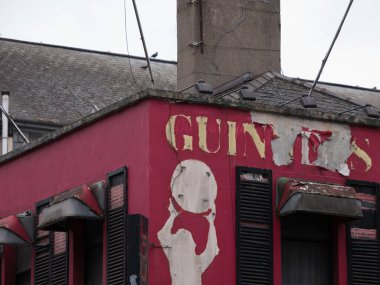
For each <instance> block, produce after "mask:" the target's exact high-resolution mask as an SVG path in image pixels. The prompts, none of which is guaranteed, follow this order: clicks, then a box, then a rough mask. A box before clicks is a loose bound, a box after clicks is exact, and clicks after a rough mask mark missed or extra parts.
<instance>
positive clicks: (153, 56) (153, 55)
mask: <svg viewBox="0 0 380 285" xmlns="http://www.w3.org/2000/svg"><path fill="white" fill-rule="evenodd" d="M157 56H158V52H155V53H154V54H152V55H151V56H150V57H151V58H156V57H157Z"/></svg>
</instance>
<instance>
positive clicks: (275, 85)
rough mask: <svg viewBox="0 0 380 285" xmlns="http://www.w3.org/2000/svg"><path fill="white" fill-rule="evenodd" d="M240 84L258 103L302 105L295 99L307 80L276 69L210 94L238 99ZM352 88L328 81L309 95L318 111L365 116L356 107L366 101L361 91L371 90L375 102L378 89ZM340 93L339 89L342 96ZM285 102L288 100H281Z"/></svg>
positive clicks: (306, 90)
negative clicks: (285, 74)
mask: <svg viewBox="0 0 380 285" xmlns="http://www.w3.org/2000/svg"><path fill="white" fill-rule="evenodd" d="M242 85H245V86H247V87H248V89H249V90H252V91H253V94H254V96H255V97H256V101H255V102H259V103H260V104H268V105H271V106H274V107H278V108H282V109H283V108H284V107H285V108H286V107H289V108H292V109H304V108H303V107H302V105H301V104H300V100H299V99H300V97H301V96H302V95H307V94H308V93H309V90H310V88H311V83H310V82H307V81H305V80H300V79H294V78H289V77H286V76H283V75H281V74H278V73H276V72H267V73H265V74H263V75H260V76H258V77H255V78H254V79H253V80H251V81H248V82H246V83H244V84H240V85H239V86H236V87H235V88H234V89H231V90H230V91H226V92H224V93H221V94H216V95H214V96H216V97H218V98H224V99H226V100H231V101H237V100H241V97H240V95H239V91H240V89H241V86H242ZM330 87H331V89H330ZM353 89H354V90H356V89H357V88H355V87H349V86H345V87H344V88H343V87H341V86H339V85H329V88H325V86H324V85H323V88H322V85H317V87H316V88H315V90H314V92H313V93H312V95H311V96H312V97H313V98H315V100H316V103H317V108H316V110H318V111H319V112H323V113H328V114H334V115H343V114H345V115H348V116H358V117H367V114H366V112H365V109H364V108H360V107H361V106H364V105H366V104H367V103H368V102H366V100H365V99H364V98H361V97H360V96H361V95H362V94H363V93H365V94H371V93H374V94H371V95H372V97H371V98H372V102H373V103H376V100H379V101H380V98H378V97H380V92H377V91H376V90H373V91H372V90H367V89H362V90H361V92H360V91H358V93H357V94H356V93H355V91H354V90H353ZM332 90H334V91H335V90H338V91H340V92H333V91H332ZM344 90H350V91H351V93H348V92H346V93H345V92H344ZM341 93H343V94H344V96H343V95H342V94H341ZM348 94H355V96H353V95H351V96H352V97H354V98H355V101H354V100H352V99H350V98H348ZM368 96H370V95H368ZM290 101H291V102H290ZM287 102H289V103H288V104H285V103H287ZM370 102H371V101H370ZM284 104H285V105H284ZM374 106H375V104H374ZM354 109H356V110H354Z"/></svg>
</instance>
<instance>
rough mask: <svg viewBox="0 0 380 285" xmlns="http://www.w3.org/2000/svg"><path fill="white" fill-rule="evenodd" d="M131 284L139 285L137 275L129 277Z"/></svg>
mask: <svg viewBox="0 0 380 285" xmlns="http://www.w3.org/2000/svg"><path fill="white" fill-rule="evenodd" d="M129 283H130V284H131V285H137V275H136V274H133V275H131V276H129Z"/></svg>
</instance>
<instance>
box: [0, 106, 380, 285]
mask: <svg viewBox="0 0 380 285" xmlns="http://www.w3.org/2000/svg"><path fill="white" fill-rule="evenodd" d="M179 114H183V115H185V116H189V120H190V123H189V122H188V121H187V119H184V118H180V119H178V120H177V123H176V125H175V134H176V137H177V138H178V141H177V146H178V148H179V150H178V151H176V150H175V149H174V148H173V147H172V146H171V145H170V144H169V142H168V140H167V138H166V125H167V123H168V120H169V119H170V117H171V116H173V115H179ZM199 116H203V117H207V118H208V125H207V144H208V148H209V150H210V152H213V151H215V150H217V149H218V145H219V135H220V149H219V150H218V151H215V153H207V152H205V151H203V150H201V149H200V148H199V147H198V126H197V121H196V118H197V117H199ZM217 119H220V120H221V121H220V127H221V131H220V134H219V130H218V124H217V123H216V120H217ZM227 121H230V122H236V126H237V127H236V137H237V139H236V141H237V144H236V149H237V153H236V155H229V154H228V149H229V147H228V127H227V123H226V122H227ZM251 122H252V121H251V114H250V113H249V112H246V111H238V110H231V109H223V108H214V107H210V106H200V105H199V106H198V105H187V104H173V103H168V102H164V101H158V100H149V101H148V100H147V101H144V102H142V103H139V104H138V105H136V106H133V107H130V108H127V109H125V110H124V111H121V112H119V113H115V114H113V115H112V116H109V117H107V118H104V119H102V120H100V121H98V122H97V123H96V124H94V125H91V126H88V127H86V128H83V129H81V130H78V131H76V132H74V133H72V134H70V135H68V136H66V137H64V138H62V139H59V140H58V141H56V142H54V143H52V144H49V145H46V146H44V147H43V148H39V149H37V150H35V151H33V152H31V153H29V154H26V155H24V156H22V157H20V158H18V159H15V160H13V161H11V162H9V163H6V164H4V165H2V166H1V167H0V191H1V193H2V194H1V195H2V199H0V216H7V215H10V214H17V213H19V212H23V211H25V210H34V207H35V203H36V202H37V201H39V200H42V199H45V198H48V197H49V196H52V195H55V194H57V193H60V192H63V191H66V190H68V189H71V188H73V187H75V186H78V185H81V184H84V183H89V182H92V181H97V180H100V179H105V176H106V173H108V172H110V171H112V170H115V169H117V168H120V167H122V166H124V165H127V166H128V179H129V185H128V188H129V213H131V214H133V213H140V214H143V215H145V216H147V217H148V219H149V239H150V243H151V247H150V255H149V258H150V259H149V269H150V270H149V284H152V285H154V284H171V277H170V273H169V264H168V260H167V258H166V256H165V255H164V252H163V249H162V248H161V247H160V242H159V240H158V237H157V233H158V231H159V230H160V229H161V228H162V227H163V225H164V224H165V222H166V220H167V219H168V217H169V211H168V206H169V198H170V197H171V190H170V181H171V177H172V174H173V171H174V169H175V167H176V166H177V164H178V163H179V162H180V161H183V160H186V159H196V160H200V161H202V162H204V163H205V164H207V165H208V166H209V167H210V169H211V171H212V173H213V174H214V176H215V180H216V182H217V186H218V192H217V198H216V219H215V227H216V233H217V240H218V246H219V249H220V251H219V254H218V255H217V256H216V257H215V259H214V260H213V261H212V263H211V264H210V266H209V268H208V269H207V270H206V271H205V272H204V273H203V275H202V284H203V285H207V284H221V285H223V284H229V285H230V284H235V282H236V272H235V262H236V261H235V254H236V253H235V245H236V240H235V228H236V225H235V193H236V192H235V168H236V166H248V167H255V168H264V169H272V170H273V181H274V182H275V181H276V180H277V178H279V177H294V178H303V179H307V180H314V181H325V182H332V183H339V184H345V182H346V179H347V177H343V176H342V175H341V174H339V173H337V172H332V171H329V170H325V169H322V168H320V167H317V166H310V165H302V164H301V163H300V161H301V157H300V148H301V141H300V139H297V140H296V143H295V145H294V162H293V164H292V165H289V166H281V167H278V166H276V165H275V164H274V163H273V160H272V155H273V154H272V150H271V139H272V138H273V136H274V134H273V131H272V130H271V128H270V127H266V128H263V127H262V126H259V127H257V128H256V129H257V132H258V134H259V136H260V138H261V139H264V138H265V149H266V156H265V158H264V159H263V158H261V157H260V154H259V152H258V150H257V148H256V147H255V145H254V144H253V142H252V141H251V140H250V138H248V139H247V135H246V134H244V132H243V125H242V124H243V123H251ZM183 134H187V135H192V137H193V150H182V148H183V140H182V139H181V137H182V135H183ZM351 136H352V139H355V140H356V143H357V145H358V146H359V147H361V148H362V149H363V150H364V151H365V152H366V153H367V154H368V155H369V156H370V157H371V159H372V168H371V169H369V170H368V171H366V165H365V164H364V162H363V160H362V159H360V158H358V157H357V156H355V155H352V156H351V157H350V158H349V160H348V164H349V165H350V167H351V166H352V167H353V168H354V169H352V170H351V174H350V177H349V178H350V179H360V180H367V181H375V182H376V181H379V178H378V173H379V170H380V168H379V165H378V160H379V153H378V152H377V151H376V145H375V144H376V141H379V140H380V135H379V133H378V132H377V130H375V129H370V128H362V127H351ZM367 139H368V140H367ZM273 197H275V187H274V188H273ZM273 205H274V209H275V201H274V202H273ZM189 221H190V222H189V223H190V225H189V226H190V227H191V228H192V229H193V230H194V239H196V240H197V242H199V243H201V246H200V247H201V248H202V246H203V247H204V246H205V243H206V240H207V231H208V228H207V224H206V226H205V224H204V223H202V222H199V221H200V220H199V219H193V220H191V217H190V220H189ZM205 235H206V236H205ZM344 236H345V235H344V228H340V231H339V233H338V238H341V239H343V238H344ZM344 246H345V245H344V243H342V245H341V247H342V248H344ZM280 247H281V240H280V220H279V219H278V218H277V217H276V213H274V253H275V256H274V266H275V267H274V272H275V279H274V284H275V285H280V284H281V273H280V272H281V264H280V260H281V258H280V252H281V248H280ZM339 255H340V256H344V253H341V252H340V253H339ZM338 266H339V268H340V271H341V272H344V270H345V264H344V263H343V264H342V263H339V265H338ZM340 275H342V274H340ZM344 275H345V274H343V277H342V276H339V278H340V280H341V281H339V283H338V284H339V285H343V284H345V279H344Z"/></svg>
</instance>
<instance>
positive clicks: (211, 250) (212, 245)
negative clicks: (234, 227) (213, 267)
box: [200, 211, 219, 272]
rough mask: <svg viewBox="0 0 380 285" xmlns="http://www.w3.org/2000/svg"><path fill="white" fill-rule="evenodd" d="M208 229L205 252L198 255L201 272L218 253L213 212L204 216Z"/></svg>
mask: <svg viewBox="0 0 380 285" xmlns="http://www.w3.org/2000/svg"><path fill="white" fill-rule="evenodd" d="M206 219H207V220H208V222H209V224H210V227H209V231H208V239H207V245H206V249H205V251H204V252H203V253H202V254H201V255H200V259H201V264H202V272H204V271H205V270H206V269H207V267H209V265H210V264H211V262H212V261H213V260H214V258H215V256H217V255H218V253H219V247H218V240H217V237H216V230H215V225H214V220H215V211H212V212H211V213H210V214H209V215H207V216H206Z"/></svg>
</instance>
